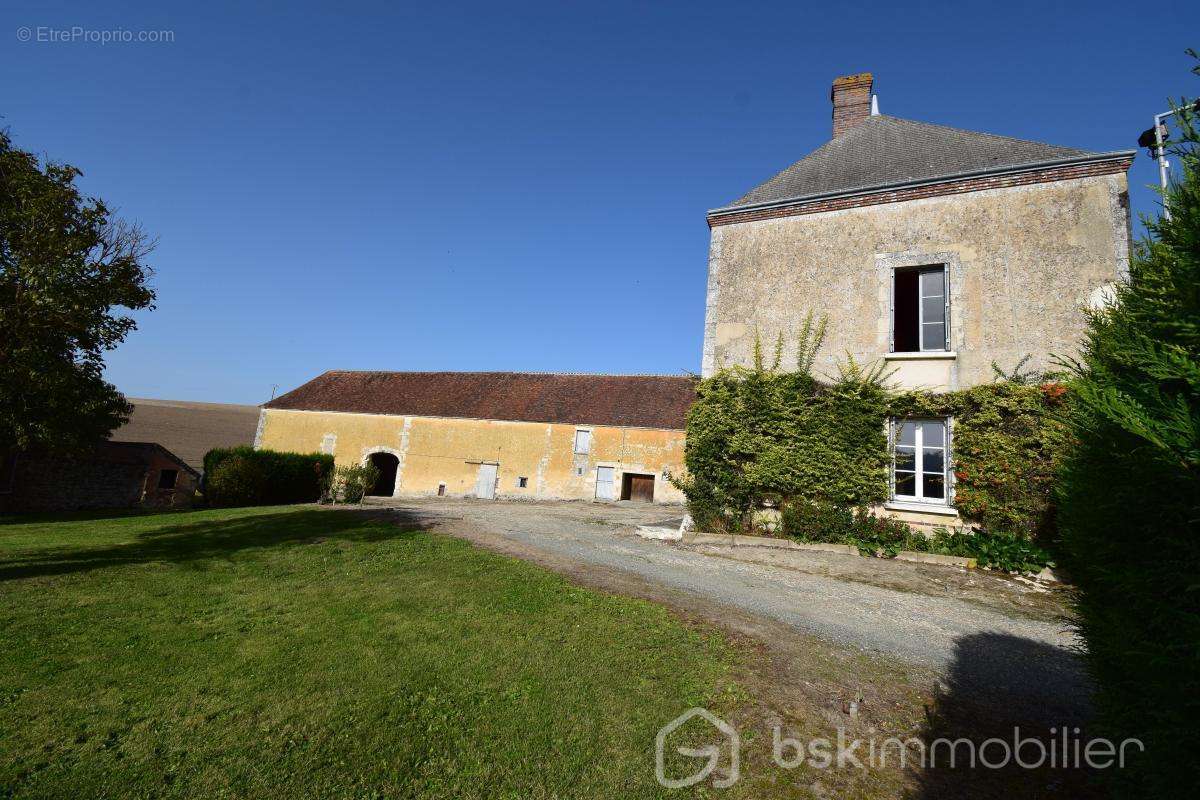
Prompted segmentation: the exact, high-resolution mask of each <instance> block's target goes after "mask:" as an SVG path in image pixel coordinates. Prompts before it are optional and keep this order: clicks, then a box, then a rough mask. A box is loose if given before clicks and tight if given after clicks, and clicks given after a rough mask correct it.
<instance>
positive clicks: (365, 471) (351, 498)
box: [321, 464, 379, 503]
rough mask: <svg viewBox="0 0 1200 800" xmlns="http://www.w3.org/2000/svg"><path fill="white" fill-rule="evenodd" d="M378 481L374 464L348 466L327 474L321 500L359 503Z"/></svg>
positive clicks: (377, 469) (377, 472) (377, 470)
mask: <svg viewBox="0 0 1200 800" xmlns="http://www.w3.org/2000/svg"><path fill="white" fill-rule="evenodd" d="M378 480H379V468H378V467H376V466H375V465H374V464H348V465H345V466H341V467H338V468H336V469H334V470H333V471H332V472H330V473H328V480H327V481H326V486H325V490H324V491H323V492H322V496H321V500H322V501H324V502H330V503H361V502H362V499H363V497H365V496H366V494H367V492H369V491H370V490H371V489H372V488H373V487H374V486H375V483H376V482H377V481H378Z"/></svg>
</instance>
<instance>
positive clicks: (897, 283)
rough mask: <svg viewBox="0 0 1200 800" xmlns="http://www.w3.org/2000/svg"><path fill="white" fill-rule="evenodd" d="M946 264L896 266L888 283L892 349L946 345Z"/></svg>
mask: <svg viewBox="0 0 1200 800" xmlns="http://www.w3.org/2000/svg"><path fill="white" fill-rule="evenodd" d="M946 288H947V287H946V267H945V266H944V265H941V264H939V265H938V266H933V267H913V268H911V269H898V270H896V272H895V274H894V276H893V286H892V352H893V353H919V352H929V351H934V350H949V349H950V335H949V330H950V326H949V325H948V323H947V320H948V319H949V312H950V301H949V293H948V292H947V290H946Z"/></svg>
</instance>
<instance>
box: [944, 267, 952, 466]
mask: <svg viewBox="0 0 1200 800" xmlns="http://www.w3.org/2000/svg"><path fill="white" fill-rule="evenodd" d="M942 295H943V296H944V297H945V299H946V314H945V316H944V317H943V319H944V320H945V322H943V323H942V330H943V331H944V332H945V334H946V350H947V351H949V350H950V265H949V264H945V265H943V266H942ZM949 435H950V429H949V425H947V428H946V436H947V437H949ZM946 441H947V442H949V441H950V440H949V439H948V438H947V439H946Z"/></svg>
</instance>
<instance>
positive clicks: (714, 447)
mask: <svg viewBox="0 0 1200 800" xmlns="http://www.w3.org/2000/svg"><path fill="white" fill-rule="evenodd" d="M820 335H821V327H820V326H818V327H817V329H816V332H815V334H814V333H813V332H812V330H811V318H810V322H809V323H806V330H805V332H802V333H801V338H800V344H799V347H798V350H799V351H800V353H801V356H800V358H798V362H799V363H798V367H799V368H800V369H799V370H798V371H796V372H781V371H779V360H780V359H779V353H780V352H781V350H782V340H781V341H780V343H779V344H778V345H777V346H776V358H775V362H774V364H773V365H771V366H769V367H768V366H765V365H764V363H763V361H762V357H761V347H758V346H756V356H755V365H754V367H753V368H752V369H743V368H738V367H734V368H730V369H725V370H721V371H719V372H718V373H717V374H715V375H713V376H712V377H710V378H708V379H706V380H704V381H701V382H700V384H699V385H698V387H697V392H696V402H695V403H693V405H692V407H691V409H690V410H689V411H688V416H687V443H686V448H685V451H684V461H685V463H686V466H687V476H689V478H690V480H691V483H690V484H689V483H687V482H686V481H687V480H688V479H689V478H685V479H683V482H680V483H678V484H677V485H679V486H681V488H683V490H684V492H685V493H687V496H688V498H689V500H692V499H695V500H696V501H697V503H698V505H699V506H700V508H699V510H700V512H701V513H704V514H707V515H708V516H713V513H712V512H711V511H706V510H705V509H707V508H708V507H709V506H712V507H714V508H720V509H723V512H722V516H724V517H726V518H728V519H729V521H730V524H732V525H733V526H734V527H735V528H736V527H738V526H744V524H745V521H746V520H748V518H749V515H750V513H751V512H752V511H753V510H754V509H755V508H758V507H759V506H761V505H762V503H763V501H765V500H775V501H783V500H806V501H809V502H819V503H834V504H838V505H846V506H867V505H871V504H873V503H878V502H882V501H883V500H884V499H885V498H886V496H887V490H888V451H887V433H886V431H887V425H886V422H887V415H888V406H887V398H888V392H887V390H886V389H885V388H884V386H883V379H884V376H883V375H882V374H881V373H880V372H878V371H874V372H872V371H863V370H861V369H859V368H858V367H857V365H855V364H854V363H853V362H851V363H850V364H849V365H848V366H847V367H846V368H844V369H843V370H841V372H840V374H839V376H838V378H837V379H836V380H834V381H832V382H830V383H825V382H821V381H818V380H817V379H816V378H814V377H813V376H812V375H811V374H809V372H808V371H807V368H808V367H809V366H810V365H811V359H810V358H809V357H808V356H810V355H811V353H813V352H815V349H816V347H817V346H819V344H820ZM693 516H696V512H693Z"/></svg>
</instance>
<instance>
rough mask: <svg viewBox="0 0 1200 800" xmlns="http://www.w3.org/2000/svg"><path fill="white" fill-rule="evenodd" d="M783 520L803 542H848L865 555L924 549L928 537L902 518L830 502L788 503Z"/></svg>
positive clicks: (790, 533)
mask: <svg viewBox="0 0 1200 800" xmlns="http://www.w3.org/2000/svg"><path fill="white" fill-rule="evenodd" d="M781 521H782V524H783V532H784V534H785V535H787V536H792V537H794V538H796V539H799V540H800V541H804V542H826V543H830V544H849V545H853V546H855V547H857V548H858V550H859V552H860V553H863V554H864V555H882V556H887V557H889V558H890V557H891V556H894V555H896V553H898V552H899V551H901V550H916V549H920V548H922V547H923V546H924V544H925V539H926V537H925V536H924V535H923V534H920V533H915V532H913V530H912V529H911V528H910V527H909V526H908V525H906V524H904V523H903V522H900V521H899V520H895V519H892V518H890V517H879V516H876V515H874V514H872V513H870V512H869V511H867V510H866V509H863V508H850V507H848V506H841V505H836V504H834V503H827V502H811V501H806V500H800V501H794V502H790V503H786V504H785V505H784V507H783V511H782V515H781Z"/></svg>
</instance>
